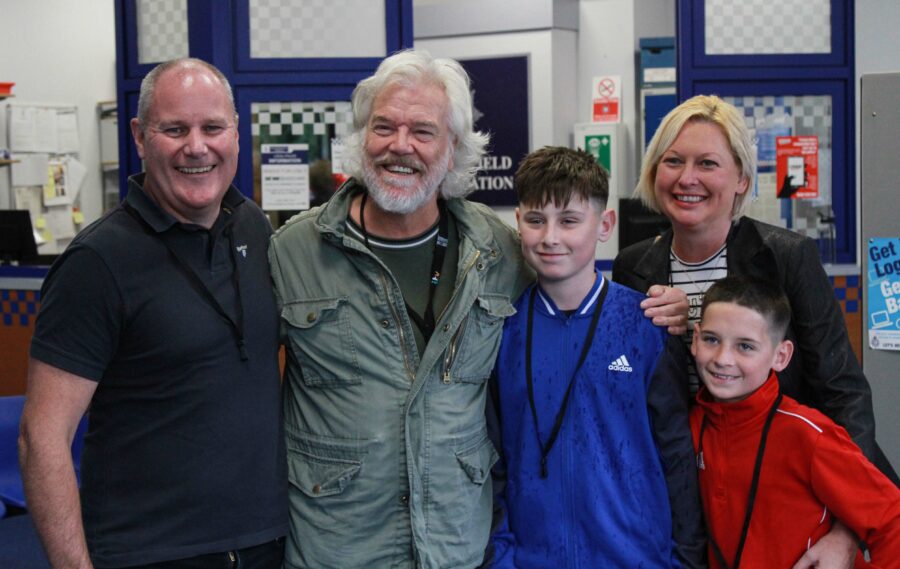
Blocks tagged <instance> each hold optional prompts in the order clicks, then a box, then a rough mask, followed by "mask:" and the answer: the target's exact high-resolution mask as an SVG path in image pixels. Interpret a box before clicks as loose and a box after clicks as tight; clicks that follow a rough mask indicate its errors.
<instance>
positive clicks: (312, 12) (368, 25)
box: [249, 0, 387, 58]
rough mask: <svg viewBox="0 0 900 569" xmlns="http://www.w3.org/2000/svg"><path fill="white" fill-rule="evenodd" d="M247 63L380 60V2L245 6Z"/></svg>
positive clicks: (300, 0) (264, 0)
mask: <svg viewBox="0 0 900 569" xmlns="http://www.w3.org/2000/svg"><path fill="white" fill-rule="evenodd" d="M249 1H250V57H251V58H294V57H310V58H315V57H384V56H385V55H387V43H386V37H387V35H386V31H385V7H384V0H380V1H376V0H249Z"/></svg>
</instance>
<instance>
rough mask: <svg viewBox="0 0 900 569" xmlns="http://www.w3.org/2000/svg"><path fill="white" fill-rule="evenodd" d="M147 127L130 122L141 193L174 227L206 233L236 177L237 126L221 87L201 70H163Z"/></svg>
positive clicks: (154, 95)
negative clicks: (142, 170) (141, 173)
mask: <svg viewBox="0 0 900 569" xmlns="http://www.w3.org/2000/svg"><path fill="white" fill-rule="evenodd" d="M146 122H147V124H144V125H142V124H140V123H139V122H138V120H137V119H132V121H131V132H132V134H133V135H134V140H135V144H136V145H137V150H138V155H139V156H140V157H141V158H142V159H143V160H144V168H145V170H146V172H147V177H146V179H145V182H144V191H146V192H147V194H148V195H150V197H151V198H153V199H154V200H155V201H156V203H157V204H159V206H160V207H161V208H162V209H164V210H165V211H167V212H168V213H170V214H172V215H173V216H174V217H175V218H176V219H178V220H179V221H181V222H185V223H195V224H197V225H202V226H204V227H211V226H212V223H213V222H214V221H215V219H216V217H217V216H218V213H219V207H220V205H221V202H222V196H224V195H225V192H226V191H227V190H228V187H229V185H230V184H231V182H232V180H233V179H234V175H235V172H236V171H237V160H238V134H237V124H236V122H235V115H234V109H233V107H232V106H231V103H230V101H229V99H228V95H227V93H226V91H225V87H224V86H223V85H222V83H220V82H219V80H218V78H216V76H215V75H213V74H212V73H211V72H210V71H209V70H207V69H204V68H203V67H199V66H194V67H188V68H184V67H177V68H174V69H171V70H168V71H166V72H164V73H163V74H162V75H161V76H160V77H159V78H158V79H157V82H156V88H155V91H154V93H153V100H152V102H151V104H150V108H149V111H148V113H147V121H146Z"/></svg>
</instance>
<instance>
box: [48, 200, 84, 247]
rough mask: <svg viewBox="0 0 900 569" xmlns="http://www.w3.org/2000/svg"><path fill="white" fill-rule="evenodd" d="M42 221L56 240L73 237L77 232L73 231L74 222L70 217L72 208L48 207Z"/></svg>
mask: <svg viewBox="0 0 900 569" xmlns="http://www.w3.org/2000/svg"><path fill="white" fill-rule="evenodd" d="M44 219H45V220H46V223H47V229H48V230H49V231H50V233H52V234H53V236H54V237H55V238H56V239H67V238H69V237H75V233H77V230H76V229H75V220H74V219H73V216H72V206H70V205H60V206H52V207H48V208H47V212H46V213H44Z"/></svg>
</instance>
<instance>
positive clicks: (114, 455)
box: [31, 175, 287, 567]
mask: <svg viewBox="0 0 900 569" xmlns="http://www.w3.org/2000/svg"><path fill="white" fill-rule="evenodd" d="M142 185H143V175H140V176H135V177H133V178H131V179H130V180H129V192H128V196H127V198H126V200H125V204H123V205H120V206H119V207H117V208H115V209H113V210H112V211H110V212H109V213H108V214H106V215H105V216H104V217H102V218H101V219H100V220H98V221H96V222H95V223H93V224H91V225H90V226H88V227H87V228H85V229H84V230H83V231H82V232H81V233H79V234H78V236H77V237H76V238H75V239H74V240H73V242H72V244H71V245H70V246H69V248H68V249H67V250H66V252H65V253H64V254H63V255H61V256H60V258H59V259H58V260H57V262H56V263H55V264H54V265H53V267H52V268H51V270H50V272H49V274H48V275H47V278H46V280H45V282H44V285H43V288H42V290H41V299H42V306H41V310H40V313H39V315H38V318H37V322H36V325H35V334H34V339H33V341H32V345H31V355H32V357H34V358H36V359H38V360H41V361H43V362H45V363H48V364H50V365H52V366H55V367H58V368H60V369H63V370H65V371H68V372H70V373H73V374H75V375H78V376H81V377H84V378H86V379H89V380H93V381H97V382H98V384H99V385H98V387H97V391H96V392H95V394H94V397H93V400H92V401H91V407H90V419H89V427H88V433H87V436H86V437H85V446H84V451H83V455H82V487H81V500H82V513H83V518H84V525H85V532H86V535H87V541H88V548H89V549H90V552H91V557H92V559H93V561H94V564H95V565H96V566H98V567H117V566H128V565H136V564H146V563H152V562H155V561H163V560H170V559H181V558H185V557H192V556H195V555H200V554H203V553H210V552H214V551H224V550H228V549H237V548H242V547H247V546H251V545H257V544H260V543H263V542H266V541H269V540H272V539H275V538H276V537H279V536H282V535H285V534H286V532H287V495H286V492H287V482H286V472H285V470H286V466H285V458H284V448H283V437H282V421H281V403H280V383H279V370H278V315H277V308H276V304H275V299H274V295H273V292H272V286H271V281H270V277H269V268H268V260H267V255H266V250H267V247H268V238H269V235H270V233H271V227H270V226H269V223H268V221H267V220H266V218H265V216H264V215H263V214H262V212H261V211H260V210H259V208H258V207H257V206H256V205H255V204H254V203H252V202H250V201H248V200H246V199H245V198H244V197H243V196H242V195H241V194H240V192H238V191H237V189H236V188H234V187H233V186H232V187H230V188H229V189H228V191H227V193H226V195H225V197H224V200H223V207H222V210H221V212H220V215H219V218H218V219H217V220H216V222H215V223H214V225H213V227H212V228H211V229H209V230H207V229H204V228H202V227H199V226H196V225H190V224H183V223H180V222H178V221H177V220H175V219H174V218H173V217H172V216H171V215H169V214H168V213H166V212H164V211H163V210H162V209H160V208H159V207H158V206H157V205H156V203H155V202H154V201H152V200H151V199H150V198H149V197H148V196H147V195H146V194H145V193H144V192H143V190H142V189H141V188H142ZM126 205H127V206H128V208H130V211H129V209H128V208H126ZM228 227H230V237H229V231H227V230H226V228H228ZM164 241H165V242H164ZM166 244H168V246H169V247H170V248H171V249H172V251H174V254H173V252H172V251H170V250H169V247H167V246H166ZM232 250H233V253H232ZM175 255H177V256H178V257H180V258H181V259H183V260H184V262H185V264H186V265H188V266H190V267H191V269H192V271H193V272H194V273H195V274H196V275H197V277H199V280H200V281H202V283H203V287H205V288H207V289H208V290H209V291H210V292H211V293H212V295H213V296H214V297H215V298H216V300H217V301H218V303H219V304H220V305H221V308H222V309H223V310H224V311H225V313H226V314H227V315H228V316H229V318H230V319H231V320H234V321H238V320H240V318H239V311H238V305H237V302H238V298H240V300H241V303H242V307H243V326H242V328H243V333H244V334H243V335H244V337H245V339H246V340H245V341H246V359H245V358H242V355H241V351H240V350H239V349H238V345H237V342H236V339H235V333H234V332H235V330H234V329H233V326H232V325H231V324H230V323H229V321H228V319H227V318H225V317H223V315H222V314H220V313H219V312H217V310H216V309H215V307H214V306H213V303H211V302H209V301H208V299H206V298H204V294H203V293H202V291H201V290H200V287H198V286H197V283H193V284H192V280H191V278H189V276H188V275H187V274H186V272H185V270H184V269H183V268H182V267H179V265H178V263H177V262H176V261H175ZM236 265H237V268H238V271H237V275H238V276H239V279H237V281H238V282H239V285H238V286H239V290H240V294H239V295H238V294H237V290H238V286H236V284H235V266H236Z"/></svg>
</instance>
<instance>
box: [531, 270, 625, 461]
mask: <svg viewBox="0 0 900 569" xmlns="http://www.w3.org/2000/svg"><path fill="white" fill-rule="evenodd" d="M600 278H602V277H600ZM600 286H602V287H603V290H602V291H601V292H600V296H599V297H598V298H597V303H596V306H595V307H594V315H593V316H592V317H591V324H590V327H589V328H588V331H587V336H586V337H585V339H584V346H582V348H581V356H580V357H579V358H578V365H576V366H575V371H574V372H573V373H572V377H571V378H570V379H569V386H568V387H566V394H565V395H564V396H563V401H562V404H561V405H560V406H559V411H557V413H556V421H555V422H554V424H553V430H552V431H551V432H550V437H549V438H548V439H547V444H546V445H545V444H544V442H543V441H542V440H541V429H540V426H539V423H538V414H537V408H536V407H535V404H534V380H533V378H532V375H531V343H532V336H533V331H534V299H535V297H536V296H537V285H535V287H534V288H532V289H531V297H530V298H529V299H528V328H527V334H526V339H525V383H526V384H527V385H528V404H529V405H530V406H531V416H532V418H533V419H534V432H535V434H536V435H537V442H538V448H540V449H541V478H547V456H548V455H549V454H550V451H551V450H552V449H553V445H554V443H556V437H557V436H558V435H559V429H560V427H562V422H563V419H564V418H565V416H566V411H567V410H568V408H569V396H570V395H571V394H572V387H573V386H574V385H575V378H576V377H578V372H579V371H580V370H581V366H582V364H584V360H585V359H587V355H588V352H590V351H591V344H592V343H593V342H594V333H595V332H596V331H597V323H598V322H599V321H600V312H602V311H603V301H604V300H605V299H606V292H607V291H608V290H609V286H608V285H607V284H606V283H601V284H600Z"/></svg>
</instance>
